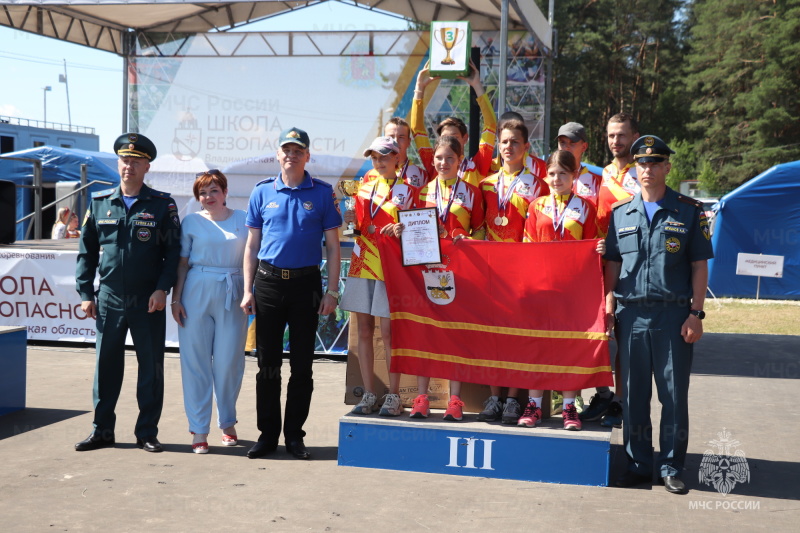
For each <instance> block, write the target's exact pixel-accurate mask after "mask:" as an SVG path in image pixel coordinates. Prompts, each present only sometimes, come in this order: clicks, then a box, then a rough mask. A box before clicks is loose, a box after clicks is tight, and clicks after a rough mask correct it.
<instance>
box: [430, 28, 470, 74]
mask: <svg viewBox="0 0 800 533" xmlns="http://www.w3.org/2000/svg"><path fill="white" fill-rule="evenodd" d="M459 35H460V36H461V39H459V38H458V37H459ZM464 35H465V34H464V32H463V31H459V29H458V28H441V29H440V30H439V33H434V36H435V37H436V40H437V41H438V43H439V44H441V45H442V46H444V49H445V51H446V52H447V55H446V56H445V58H444V59H442V65H455V64H456V62H455V61H453V58H451V57H450V52H451V51H452V50H453V47H455V45H457V44H459V43H460V42H461V41H463V40H464Z"/></svg>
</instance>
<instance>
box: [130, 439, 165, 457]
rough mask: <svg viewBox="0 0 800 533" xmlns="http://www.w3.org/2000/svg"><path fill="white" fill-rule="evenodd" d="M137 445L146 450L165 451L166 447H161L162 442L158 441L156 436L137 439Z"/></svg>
mask: <svg viewBox="0 0 800 533" xmlns="http://www.w3.org/2000/svg"><path fill="white" fill-rule="evenodd" d="M136 446H138V447H139V448H142V449H144V451H146V452H153V453H157V452H163V451H164V448H162V447H161V443H160V442H158V439H157V438H155V437H145V438H143V439H138V438H137V439H136Z"/></svg>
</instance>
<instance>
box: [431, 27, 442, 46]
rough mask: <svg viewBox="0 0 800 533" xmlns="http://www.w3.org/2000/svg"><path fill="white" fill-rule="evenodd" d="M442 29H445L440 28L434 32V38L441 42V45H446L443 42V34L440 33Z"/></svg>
mask: <svg viewBox="0 0 800 533" xmlns="http://www.w3.org/2000/svg"><path fill="white" fill-rule="evenodd" d="M441 31H443V30H442V29H440V30H439V31H435V32H433V38H434V40H435V41H436V42H437V43H439V44H440V45H442V46H444V43H443V42H442V36H441V35H439V32H441Z"/></svg>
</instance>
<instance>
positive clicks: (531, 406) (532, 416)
mask: <svg viewBox="0 0 800 533" xmlns="http://www.w3.org/2000/svg"><path fill="white" fill-rule="evenodd" d="M541 423H542V410H541V409H540V408H539V407H536V402H528V405H526V406H525V410H524V411H523V412H522V416H521V417H519V421H518V422H517V425H518V426H525V427H529V428H532V427H536V426H538V425H539V424H541Z"/></svg>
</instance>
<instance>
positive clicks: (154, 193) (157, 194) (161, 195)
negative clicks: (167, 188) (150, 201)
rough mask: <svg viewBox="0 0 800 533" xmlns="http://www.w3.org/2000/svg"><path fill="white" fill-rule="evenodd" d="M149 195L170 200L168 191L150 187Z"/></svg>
mask: <svg viewBox="0 0 800 533" xmlns="http://www.w3.org/2000/svg"><path fill="white" fill-rule="evenodd" d="M150 195H151V196H155V197H156V198H161V199H163V200H171V199H172V196H171V195H170V194H169V193H168V192H163V191H157V190H155V189H150Z"/></svg>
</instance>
